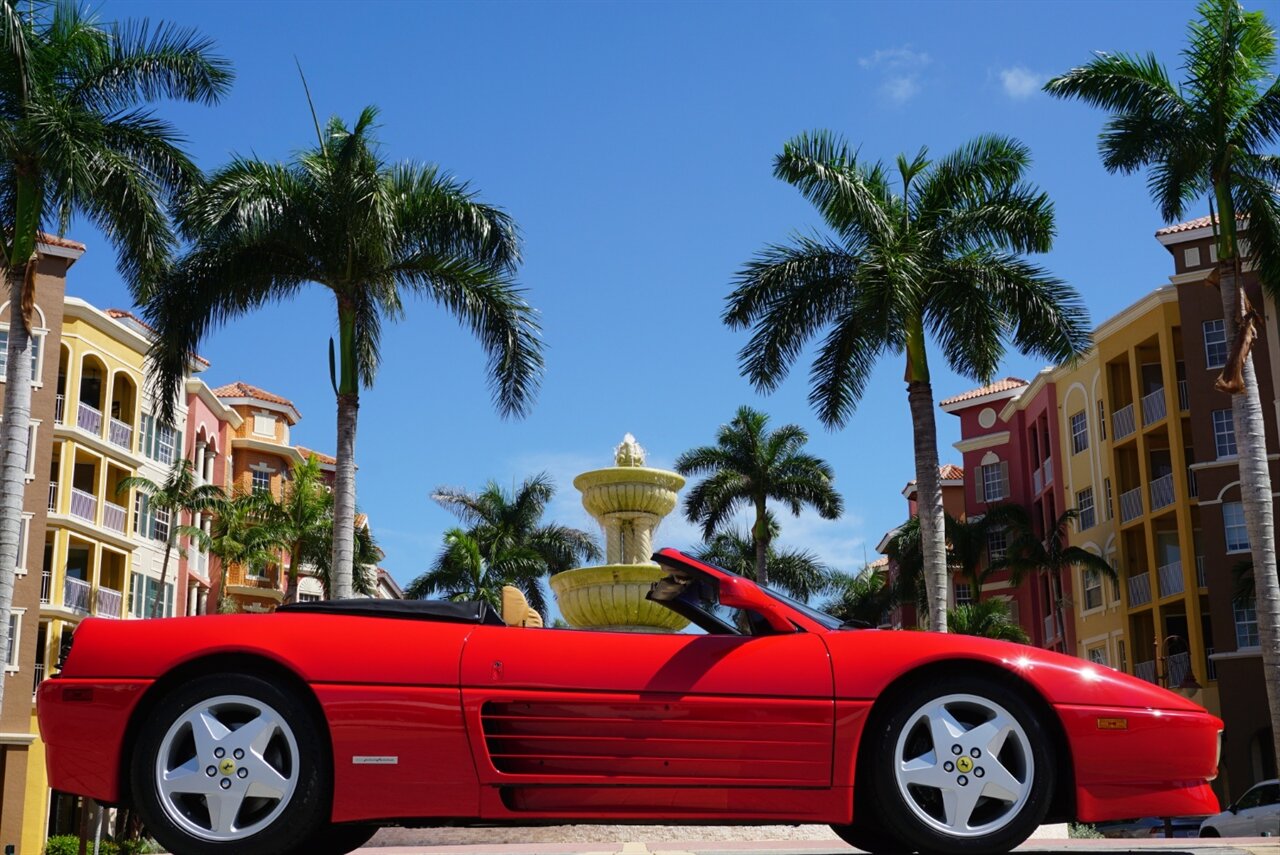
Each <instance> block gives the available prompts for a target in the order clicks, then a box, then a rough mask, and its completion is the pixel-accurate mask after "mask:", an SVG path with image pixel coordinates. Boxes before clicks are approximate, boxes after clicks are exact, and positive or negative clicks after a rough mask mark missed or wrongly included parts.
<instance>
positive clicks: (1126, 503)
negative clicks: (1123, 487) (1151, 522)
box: [1120, 487, 1142, 523]
mask: <svg viewBox="0 0 1280 855" xmlns="http://www.w3.org/2000/svg"><path fill="white" fill-rule="evenodd" d="M1140 516H1142V488H1141V487H1134V488H1133V489H1132V490H1130V491H1128V492H1127V493H1121V494H1120V522H1122V523H1127V522H1129V521H1130V520H1136V519H1137V518H1138V517H1140Z"/></svg>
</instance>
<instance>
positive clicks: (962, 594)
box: [956, 582, 973, 606]
mask: <svg viewBox="0 0 1280 855" xmlns="http://www.w3.org/2000/svg"><path fill="white" fill-rule="evenodd" d="M972 602H973V589H972V588H971V587H970V586H969V583H968V582H956V605H957V606H963V605H968V604H969V603H972Z"/></svg>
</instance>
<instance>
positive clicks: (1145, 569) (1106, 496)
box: [1055, 286, 1219, 711]
mask: <svg viewBox="0 0 1280 855" xmlns="http://www.w3.org/2000/svg"><path fill="white" fill-rule="evenodd" d="M1055 376H1056V380H1055V382H1056V383H1057V388H1058V390H1059V391H1058V397H1059V407H1060V409H1061V418H1060V419H1059V423H1060V424H1061V425H1062V427H1061V432H1062V437H1061V439H1062V443H1063V448H1064V452H1065V453H1066V455H1067V457H1068V464H1067V472H1068V479H1069V480H1068V482H1067V489H1068V494H1067V495H1068V503H1069V504H1073V505H1074V506H1077V507H1078V506H1079V501H1080V498H1079V497H1080V495H1081V494H1082V492H1083V491H1084V490H1085V488H1086V487H1088V488H1091V489H1092V497H1093V504H1094V507H1095V509H1096V510H1095V513H1096V514H1097V517H1098V520H1099V522H1097V523H1095V524H1094V525H1093V526H1091V527H1087V528H1086V527H1084V526H1082V527H1081V528H1082V530H1081V531H1080V532H1078V533H1077V534H1076V535H1075V539H1074V540H1073V542H1075V543H1077V544H1078V545H1080V546H1085V547H1086V548H1090V549H1092V550H1094V551H1096V552H1098V553H1099V554H1101V555H1104V556H1106V557H1107V558H1108V559H1113V560H1114V562H1115V566H1116V567H1117V569H1118V571H1119V573H1120V586H1119V587H1120V590H1119V600H1120V603H1119V604H1117V603H1116V595H1115V592H1114V591H1110V590H1108V587H1109V586H1105V585H1104V586H1103V587H1102V590H1101V591H1100V593H1099V596H1098V597H1097V598H1095V597H1094V596H1092V595H1090V594H1089V593H1088V591H1089V590H1090V589H1091V588H1093V589H1096V582H1095V580H1089V583H1088V584H1086V580H1084V579H1080V580H1077V584H1079V585H1081V587H1079V588H1076V589H1075V590H1077V591H1080V592H1081V593H1080V594H1079V595H1078V596H1077V597H1076V601H1077V602H1076V604H1075V608H1074V609H1073V611H1074V614H1075V619H1076V637H1077V638H1078V639H1080V642H1079V646H1080V652H1081V654H1082V655H1085V656H1090V657H1091V658H1097V657H1099V656H1100V655H1101V652H1100V651H1101V649H1102V647H1103V646H1104V644H1105V647H1106V650H1107V653H1106V657H1107V662H1108V664H1110V665H1112V666H1113V667H1118V668H1121V669H1123V670H1125V671H1128V672H1129V673H1132V674H1134V675H1135V676H1137V677H1140V678H1142V679H1145V680H1148V681H1150V682H1153V683H1159V684H1161V685H1165V686H1168V687H1170V688H1175V689H1177V688H1179V687H1180V686H1181V687H1184V688H1183V691H1184V693H1187V694H1190V695H1192V696H1193V697H1194V699H1195V700H1196V701H1197V702H1199V703H1201V704H1203V705H1205V706H1206V707H1208V708H1209V709H1210V710H1213V711H1217V710H1218V708H1219V704H1218V687H1217V682H1216V680H1215V679H1214V677H1213V674H1212V673H1211V671H1210V668H1209V660H1208V658H1207V653H1208V651H1209V650H1211V649H1212V643H1211V635H1210V632H1209V629H1208V627H1209V606H1208V592H1207V591H1206V589H1205V587H1204V581H1205V579H1204V574H1203V571H1202V569H1201V568H1202V566H1203V561H1202V559H1201V556H1202V554H1203V552H1202V550H1201V549H1200V546H1199V544H1200V533H1199V529H1200V523H1199V515H1200V511H1199V508H1198V506H1197V505H1198V501H1197V498H1196V491H1195V479H1194V477H1193V475H1192V471H1191V470H1190V469H1189V468H1188V467H1189V466H1190V465H1191V464H1192V463H1193V462H1194V459H1193V453H1192V451H1191V447H1192V441H1191V426H1190V415H1191V414H1190V410H1189V404H1188V394H1187V385H1186V380H1185V378H1186V370H1185V367H1184V363H1183V345H1182V330H1181V326H1180V318H1179V308H1178V293H1177V290H1176V288H1175V287H1174V286H1165V287H1163V288H1159V289H1157V290H1155V291H1153V292H1152V293H1150V294H1148V295H1147V296H1145V297H1144V298H1142V299H1141V300H1139V301H1138V302H1137V303H1135V304H1134V305H1132V306H1130V307H1129V308H1128V309H1125V310H1124V311H1123V312H1121V313H1120V314H1118V315H1116V316H1115V317H1113V318H1111V319H1110V320H1108V321H1107V322H1105V323H1103V324H1102V325H1101V326H1099V327H1098V329H1097V330H1096V331H1095V333H1094V349H1093V350H1092V351H1091V352H1090V354H1089V355H1088V357H1086V358H1085V359H1083V360H1082V361H1080V362H1079V363H1077V364H1076V365H1075V366H1074V367H1072V366H1065V367H1063V368H1060V369H1058V370H1057V371H1056V372H1055ZM1081 414H1083V418H1081ZM1082 441H1083V442H1084V443H1087V448H1083V449H1081V451H1080V452H1078V453H1077V452H1075V449H1076V447H1077V446H1078V445H1079V444H1080V443H1081V442H1082ZM1095 449H1096V451H1095ZM1099 488H1100V489H1099ZM1086 495H1088V494H1086ZM1099 598H1100V599H1099ZM1193 680H1194V682H1193ZM1196 684H1198V687H1197V686H1196Z"/></svg>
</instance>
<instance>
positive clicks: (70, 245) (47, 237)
mask: <svg viewBox="0 0 1280 855" xmlns="http://www.w3.org/2000/svg"><path fill="white" fill-rule="evenodd" d="M36 240H37V241H39V242H40V243H47V244H49V246H61V247H65V248H67V249H76V250H79V251H80V252H84V250H85V245H84V244H82V243H80V241H78V240H72V239H71V238H65V237H59V236H58V235H51V234H49V233H48V232H40V233H39V234H37V235H36Z"/></svg>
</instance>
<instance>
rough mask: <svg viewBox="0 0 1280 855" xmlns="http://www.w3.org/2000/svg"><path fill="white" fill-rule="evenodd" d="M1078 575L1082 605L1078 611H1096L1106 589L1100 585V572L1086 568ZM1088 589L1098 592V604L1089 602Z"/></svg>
mask: <svg viewBox="0 0 1280 855" xmlns="http://www.w3.org/2000/svg"><path fill="white" fill-rule="evenodd" d="M1080 577H1081V579H1080V590H1081V592H1082V594H1083V596H1082V597H1081V603H1080V605H1081V607H1082V608H1081V610H1080V613H1081V614H1089V613H1090V612H1096V611H1098V610H1099V609H1101V608H1102V607H1103V606H1104V605H1105V603H1106V599H1105V598H1106V591H1105V590H1104V589H1103V585H1102V574H1101V573H1099V572H1098V571H1097V570H1093V569H1090V568H1086V569H1085V570H1084V572H1082V573H1081V574H1080ZM1090 591H1096V592H1097V594H1098V604H1097V605H1096V606H1095V605H1090V604H1089V592H1090ZM1103 664H1105V663H1103Z"/></svg>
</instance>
